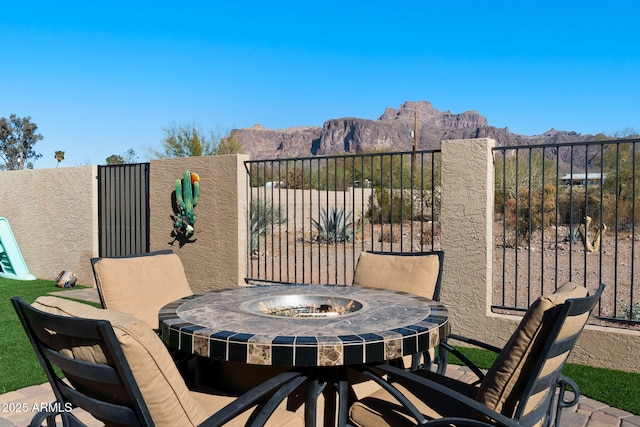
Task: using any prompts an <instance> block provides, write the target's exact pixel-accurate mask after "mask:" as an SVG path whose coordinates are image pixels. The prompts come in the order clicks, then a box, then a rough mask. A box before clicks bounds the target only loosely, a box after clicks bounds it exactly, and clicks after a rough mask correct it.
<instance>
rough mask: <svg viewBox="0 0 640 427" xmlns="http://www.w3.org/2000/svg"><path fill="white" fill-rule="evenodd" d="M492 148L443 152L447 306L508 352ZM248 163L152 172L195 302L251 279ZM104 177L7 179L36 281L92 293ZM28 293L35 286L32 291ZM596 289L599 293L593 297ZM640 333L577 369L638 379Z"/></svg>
mask: <svg viewBox="0 0 640 427" xmlns="http://www.w3.org/2000/svg"><path fill="white" fill-rule="evenodd" d="M493 144H494V142H493V141H492V140H488V139H474V140H455V141H451V140H448V141H443V143H442V187H443V191H442V216H441V218H442V235H441V238H442V240H441V242H442V248H443V249H444V250H445V252H446V260H445V264H444V272H443V289H442V301H443V303H444V304H445V305H446V306H447V307H448V308H449V311H450V315H451V324H452V327H453V330H454V332H456V333H460V334H464V335H469V336H473V337H476V338H478V339H481V340H484V341H488V342H490V343H493V344H495V345H499V346H500V345H503V344H504V342H505V340H506V339H508V337H509V336H510V335H511V332H512V331H513V329H514V328H515V327H516V325H517V323H518V322H519V321H520V318H519V317H516V316H504V315H496V314H493V313H491V311H490V305H491V298H490V289H491V280H492V265H493V264H492V263H493V252H492V251H493V244H492V242H493V237H492V235H493V230H492V225H493V222H492V213H493V157H492V154H493V153H492V151H491V147H493ZM246 159H247V157H246V156H234V155H230V156H212V157H211V156H209V157H190V158H181V159H166V160H156V161H152V162H151V169H150V174H151V176H150V210H151V224H150V234H151V236H150V237H151V250H159V249H167V248H172V249H173V250H174V251H175V252H176V253H178V254H179V256H180V257H181V259H182V262H183V264H184V266H185V271H186V274H187V278H188V279H189V283H190V284H191V286H192V288H193V290H194V292H203V291H206V290H210V289H221V288H230V287H234V286H237V285H238V284H242V283H243V279H244V276H245V274H246V250H247V248H246V245H247V236H246V221H247V218H246V210H247V209H246V202H247V197H246V191H247V188H246V171H245V169H244V165H243V162H244V160H246ZM185 169H188V170H190V171H192V172H196V173H198V174H199V175H200V179H201V198H200V202H199V204H198V206H197V207H196V209H195V212H196V214H197V215H198V220H197V221H196V234H195V236H194V240H195V242H193V243H186V244H184V245H183V246H182V247H180V245H179V243H178V242H177V241H176V242H173V244H172V241H173V238H172V237H171V232H172V229H173V222H172V220H171V215H173V213H174V211H173V206H172V193H173V191H174V190H175V180H176V179H179V178H181V177H182V174H183V171H184V170H185ZM96 175H97V167H96V166H81V167H71V168H67V167H65V168H59V169H41V170H32V171H9V172H1V173H0V203H1V204H0V217H6V218H7V219H8V220H9V222H10V224H11V227H12V229H13V232H14V234H15V236H16V239H17V241H18V245H19V246H20V250H21V251H22V254H23V256H24V258H25V261H26V263H27V266H28V268H29V270H30V272H31V273H32V274H34V275H35V276H37V277H38V278H42V279H53V278H54V277H55V275H56V274H57V273H59V272H60V271H61V270H63V269H67V270H72V271H75V272H76V273H77V274H78V278H79V282H80V283H81V284H85V285H89V286H91V285H93V274H92V272H91V266H90V263H89V258H90V257H92V256H96V255H97V254H98V226H97V179H96ZM25 283H28V282H25ZM595 287H596V286H595V285H594V286H593V288H594V289H595ZM638 354H640V332H637V331H627V330H620V329H613V328H602V327H595V326H587V328H586V330H585V331H584V333H583V335H582V337H581V338H580V340H579V341H578V344H577V347H576V348H575V350H574V352H573V354H572V359H571V361H572V362H575V363H583V364H589V365H592V366H599V367H605V368H611V367H614V368H616V369H622V370H627V371H632V372H640V365H639V364H638V357H637V355H638Z"/></svg>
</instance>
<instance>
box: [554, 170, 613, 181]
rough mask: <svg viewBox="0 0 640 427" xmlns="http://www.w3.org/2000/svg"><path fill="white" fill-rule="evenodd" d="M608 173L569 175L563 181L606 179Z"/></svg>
mask: <svg viewBox="0 0 640 427" xmlns="http://www.w3.org/2000/svg"><path fill="white" fill-rule="evenodd" d="M606 177H607V174H606V173H600V172H597V173H568V174H566V175H565V176H563V177H562V179H574V180H576V179H605V178H606Z"/></svg>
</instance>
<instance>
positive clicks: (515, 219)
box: [505, 184, 557, 236]
mask: <svg viewBox="0 0 640 427" xmlns="http://www.w3.org/2000/svg"><path fill="white" fill-rule="evenodd" d="M556 219H557V217H556V187H555V186H554V185H553V184H546V185H545V186H544V188H543V189H541V190H534V191H529V188H523V189H521V190H520V193H519V194H518V198H517V199H516V198H510V199H508V200H507V201H506V204H505V222H506V225H507V228H510V229H515V230H516V232H517V234H518V235H519V236H527V235H529V234H530V233H531V232H533V231H535V230H539V229H542V228H545V227H548V226H549V225H552V224H555V223H556Z"/></svg>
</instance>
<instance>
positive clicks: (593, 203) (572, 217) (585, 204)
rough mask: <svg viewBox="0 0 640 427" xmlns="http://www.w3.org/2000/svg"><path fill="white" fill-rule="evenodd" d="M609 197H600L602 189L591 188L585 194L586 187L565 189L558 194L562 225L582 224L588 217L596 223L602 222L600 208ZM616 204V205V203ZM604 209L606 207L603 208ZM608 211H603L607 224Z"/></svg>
mask: <svg viewBox="0 0 640 427" xmlns="http://www.w3.org/2000/svg"><path fill="white" fill-rule="evenodd" d="M608 196H609V195H607V194H603V195H602V199H601V197H600V189H599V188H597V187H592V188H589V190H588V193H585V188H584V187H575V186H574V187H564V188H563V189H562V190H561V191H559V193H558V220H559V222H560V223H561V224H573V225H577V224H581V223H582V222H583V221H584V219H585V217H586V216H590V217H591V219H593V221H594V222H595V223H599V222H600V206H601V204H602V203H603V201H604V199H605V198H608ZM614 204H615V203H614ZM603 207H604V206H603ZM606 210H607V209H605V211H603V213H604V215H605V218H603V220H604V222H605V223H606V222H607V218H606V215H607V212H606Z"/></svg>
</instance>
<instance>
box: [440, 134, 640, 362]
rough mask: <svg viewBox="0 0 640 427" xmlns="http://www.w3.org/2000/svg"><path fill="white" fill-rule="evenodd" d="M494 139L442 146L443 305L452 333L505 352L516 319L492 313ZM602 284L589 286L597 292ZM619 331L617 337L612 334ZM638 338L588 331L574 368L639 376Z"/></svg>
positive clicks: (580, 343)
mask: <svg viewBox="0 0 640 427" xmlns="http://www.w3.org/2000/svg"><path fill="white" fill-rule="evenodd" d="M494 144H495V142H494V141H493V140H490V139H470V140H447V141H443V142H442V216H441V225H442V230H441V232H442V233H441V243H442V249H443V250H444V251H445V254H446V255H445V263H444V271H443V276H442V283H443V285H442V298H441V299H442V302H443V303H444V304H445V305H446V306H447V308H448V309H449V313H450V316H451V325H452V328H453V332H454V333H457V334H461V335H466V336H471V337H475V338H479V339H480V340H482V341H487V342H489V343H491V344H494V345H496V346H502V345H504V343H505V342H506V340H507V339H508V338H509V337H510V336H511V333H512V332H513V330H514V329H515V327H516V326H517V324H518V323H519V322H520V319H521V318H520V317H518V316H505V315H497V314H494V313H491V289H492V283H491V281H492V277H493V274H492V268H493V252H492V251H493V237H492V236H493V230H492V225H493V222H492V216H493V154H492V151H491V148H492V147H493V146H494ZM597 286H598V284H597V283H594V284H593V285H592V286H589V285H588V287H589V289H590V290H595V289H596V288H597ZM614 331H615V332H614ZM638 354H640V332H638V331H629V330H621V329H612V328H603V327H596V326H591V325H587V327H586V328H585V330H584V332H583V334H582V336H581V337H580V339H579V340H578V342H577V344H576V347H575V348H574V351H573V352H572V354H571V359H570V362H572V363H580V364H585V365H591V366H597V367H603V368H615V369H620V370H625V371H630V372H640V364H639V363H638Z"/></svg>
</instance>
